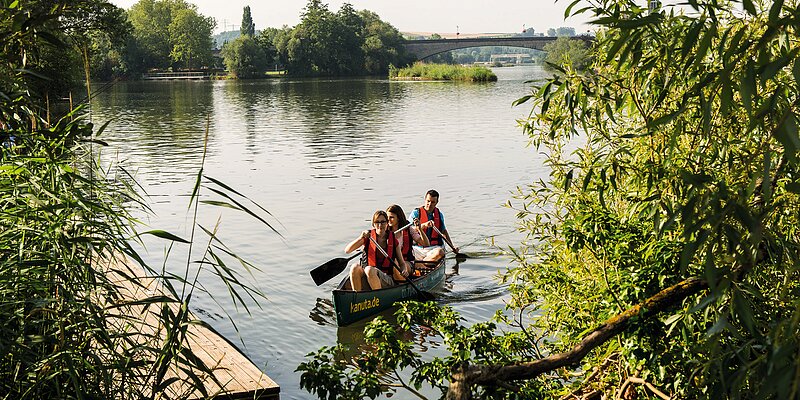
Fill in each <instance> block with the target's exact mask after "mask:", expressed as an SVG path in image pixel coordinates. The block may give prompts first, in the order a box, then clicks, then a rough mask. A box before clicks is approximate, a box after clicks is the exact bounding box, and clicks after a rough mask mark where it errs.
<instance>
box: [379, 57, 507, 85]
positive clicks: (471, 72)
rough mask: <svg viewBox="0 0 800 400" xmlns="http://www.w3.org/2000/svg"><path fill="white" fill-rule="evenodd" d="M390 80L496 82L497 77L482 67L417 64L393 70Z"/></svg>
mask: <svg viewBox="0 0 800 400" xmlns="http://www.w3.org/2000/svg"><path fill="white" fill-rule="evenodd" d="M389 79H391V80H394V81H463V82H495V81H497V75H495V74H494V72H492V70H490V69H489V68H486V67H481V66H471V67H465V66H462V65H452V64H426V63H420V62H418V63H415V64H414V65H412V66H410V67H406V68H391V69H390V70H389Z"/></svg>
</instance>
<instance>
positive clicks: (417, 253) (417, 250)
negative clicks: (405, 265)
mask: <svg viewBox="0 0 800 400" xmlns="http://www.w3.org/2000/svg"><path fill="white" fill-rule="evenodd" d="M441 248H442V246H428V247H419V246H412V247H411V249H412V251H413V252H414V259H416V260H424V259H425V257H427V256H428V254H430V253H431V252H433V251H436V250H439V249H441Z"/></svg>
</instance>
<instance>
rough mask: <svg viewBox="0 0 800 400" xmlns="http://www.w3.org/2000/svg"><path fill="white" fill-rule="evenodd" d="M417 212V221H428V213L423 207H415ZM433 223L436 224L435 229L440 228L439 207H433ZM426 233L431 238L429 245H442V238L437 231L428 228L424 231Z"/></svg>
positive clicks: (421, 222) (422, 222)
mask: <svg viewBox="0 0 800 400" xmlns="http://www.w3.org/2000/svg"><path fill="white" fill-rule="evenodd" d="M417 212H418V213H419V223H420V224H424V223H426V222H428V213H427V212H426V211H425V209H424V208H422V207H420V208H418V209H417ZM433 225H435V226H436V229H438V230H440V231H441V230H442V218H441V217H440V216H439V209H438V208H434V209H433ZM425 233H426V234H427V235H428V238H429V239H430V240H431V246H441V245H442V238H441V236H439V233H438V232H436V231H435V230H433V228H428V230H426V231H425Z"/></svg>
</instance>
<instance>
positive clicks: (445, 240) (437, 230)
mask: <svg viewBox="0 0 800 400" xmlns="http://www.w3.org/2000/svg"><path fill="white" fill-rule="evenodd" d="M431 226H432V227H433V230H435V231H436V233H438V234H439V236H441V237H442V240H443V241H444V242H445V243H447V245H448V246H450V249H451V250H453V253H455V255H456V258H468V257H467V255H466V254H464V253H459V252H458V251H456V248H455V246H453V244H452V243H450V241H449V240H447V238H446V237H445V236H444V235H442V231H440V230H439V228H437V227H436V225H435V224H431Z"/></svg>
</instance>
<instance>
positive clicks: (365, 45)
mask: <svg viewBox="0 0 800 400" xmlns="http://www.w3.org/2000/svg"><path fill="white" fill-rule="evenodd" d="M402 42H403V38H402V35H401V34H400V32H399V31H398V30H397V29H396V28H394V27H393V26H391V25H389V24H388V23H386V22H383V21H381V19H380V18H379V17H378V15H377V14H375V13H373V12H370V11H366V10H362V11H358V12H356V11H355V10H354V9H353V7H352V6H351V5H349V4H346V3H345V4H344V5H342V7H341V8H340V9H339V11H338V12H336V13H333V12H331V11H330V10H329V9H328V6H327V5H326V4H324V3H322V2H321V1H319V0H310V1H309V2H308V4H307V5H306V7H305V8H304V10H303V14H302V19H301V21H300V23H299V24H298V25H296V26H295V27H294V28H291V29H289V28H284V29H283V30H281V31H279V32H278V33H277V34H275V35H274V39H273V44H274V46H275V48H276V50H277V53H278V60H279V62H280V63H281V64H283V65H285V66H286V69H287V72H288V73H290V74H293V75H305V76H308V75H365V74H381V73H386V72H387V71H388V70H389V65H405V64H406V63H407V62H408V58H407V56H406V55H405V54H404V52H403V51H402V46H401V44H402Z"/></svg>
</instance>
